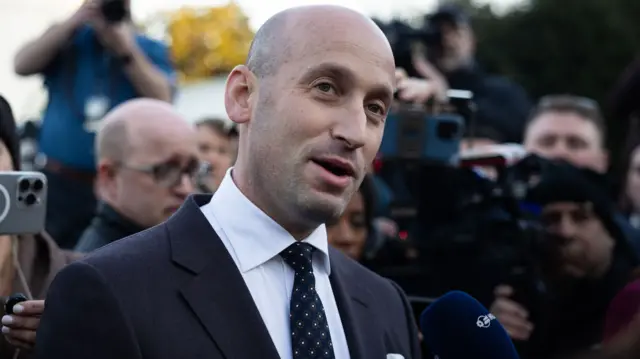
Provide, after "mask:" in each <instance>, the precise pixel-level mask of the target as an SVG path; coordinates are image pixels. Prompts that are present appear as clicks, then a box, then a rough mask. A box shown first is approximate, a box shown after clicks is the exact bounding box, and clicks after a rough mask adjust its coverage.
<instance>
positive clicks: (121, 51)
mask: <svg viewBox="0 0 640 359" xmlns="http://www.w3.org/2000/svg"><path fill="white" fill-rule="evenodd" d="M93 26H94V28H95V30H96V33H97V35H98V37H99V38H100V42H101V43H102V45H104V46H105V47H106V48H107V49H109V50H111V52H113V53H114V54H116V55H128V54H129V53H130V52H131V49H132V47H133V46H134V45H135V31H134V29H133V25H131V24H129V23H128V22H126V21H123V22H119V23H114V24H111V23H108V22H107V21H106V20H105V19H104V18H103V17H102V15H100V16H98V17H97V18H96V19H95V20H94V22H93Z"/></svg>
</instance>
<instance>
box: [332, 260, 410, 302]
mask: <svg viewBox="0 0 640 359" xmlns="http://www.w3.org/2000/svg"><path fill="white" fill-rule="evenodd" d="M329 252H330V256H331V257H330V258H331V268H332V269H331V271H332V273H334V268H335V269H337V270H338V272H339V273H340V274H341V275H343V278H341V279H342V280H344V281H345V284H346V285H350V284H352V283H357V284H358V285H359V286H361V287H363V288H366V289H367V290H368V291H370V292H371V294H373V295H374V296H376V295H380V294H383V293H386V294H393V295H394V297H397V294H398V287H397V286H396V285H395V284H394V283H393V282H392V281H391V280H390V279H387V278H384V277H382V276H381V275H379V274H377V273H375V272H373V271H372V270H371V269H369V268H367V267H365V266H363V265H362V264H360V263H358V262H357V261H355V260H353V259H351V258H349V257H348V256H346V255H345V254H343V253H342V252H340V251H339V250H337V249H335V248H330V250H329Z"/></svg>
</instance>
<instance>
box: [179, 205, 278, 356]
mask: <svg viewBox="0 0 640 359" xmlns="http://www.w3.org/2000/svg"><path fill="white" fill-rule="evenodd" d="M210 198H211V196H205V195H202V196H192V197H189V198H188V199H187V200H186V201H185V204H184V205H183V206H182V208H181V209H180V210H179V211H178V212H177V213H176V214H175V215H174V216H173V217H172V218H171V219H170V220H169V221H168V222H167V228H168V231H169V240H170V241H171V252H172V259H173V261H174V262H175V263H176V264H178V265H179V266H181V267H183V268H184V269H186V270H188V271H190V272H191V273H193V274H194V277H193V279H191V280H190V281H189V282H187V284H186V285H185V286H184V287H183V288H182V289H181V294H182V296H183V297H184V299H185V300H186V302H187V304H188V305H189V307H190V308H191V310H193V312H194V313H195V315H196V316H197V317H198V320H199V321H200V323H201V324H202V326H203V327H204V328H205V329H206V331H207V332H208V334H209V335H210V337H211V339H212V340H213V341H214V342H215V343H216V345H217V346H218V348H220V350H221V351H222V353H223V354H224V356H225V357H226V358H227V359H237V358H264V359H278V358H279V355H278V352H277V350H276V348H275V346H274V344H273V341H272V340H271V336H270V335H269V332H268V330H267V328H266V326H265V325H264V322H263V321H262V317H261V316H260V313H259V311H258V309H257V307H256V306H255V303H254V301H253V298H252V297H251V294H250V292H249V289H248V288H247V286H246V285H245V282H244V280H243V278H242V275H241V274H240V272H239V271H238V268H237V266H236V265H235V263H234V262H233V259H232V258H231V256H230V255H229V253H228V251H227V249H226V247H225V246H224V244H223V243H222V242H221V241H220V238H219V237H218V235H217V234H216V233H215V231H214V230H213V228H211V225H210V224H209V222H208V221H207V219H206V218H205V217H204V215H203V214H202V212H201V211H200V208H199V207H200V205H203V204H205V203H207V202H208V201H209V200H210Z"/></svg>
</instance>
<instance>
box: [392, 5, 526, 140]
mask: <svg viewBox="0 0 640 359" xmlns="http://www.w3.org/2000/svg"><path fill="white" fill-rule="evenodd" d="M421 33H422V34H421V35H417V37H418V40H419V42H421V43H422V44H421V45H423V48H422V49H419V48H418V49H417V50H416V49H415V48H414V49H413V51H411V54H410V55H409V54H404V53H402V52H401V50H397V51H396V49H394V54H395V52H400V54H395V56H396V61H397V63H396V65H397V66H398V67H401V68H403V69H404V71H403V72H401V73H400V74H399V76H398V79H399V82H398V97H399V99H400V100H403V101H407V102H416V103H424V102H425V101H427V100H429V99H430V98H432V97H435V98H439V99H441V100H442V99H443V97H444V93H445V92H446V90H447V89H460V90H469V91H471V92H473V94H474V101H475V102H476V105H477V113H476V120H477V126H478V127H479V128H482V127H489V128H492V129H496V130H498V131H499V132H500V134H501V135H502V136H503V142H520V140H521V138H522V130H523V126H524V122H525V120H526V118H527V114H528V112H529V109H530V107H531V104H530V100H529V98H528V96H527V95H526V93H525V91H524V90H523V89H522V88H521V87H520V86H518V85H517V84H515V83H512V82H510V81H509V80H507V79H505V78H502V77H496V76H489V75H488V74H486V73H485V72H484V71H482V69H481V68H480V66H479V65H478V64H477V62H476V61H475V59H474V53H475V46H476V43H475V39H474V34H473V29H472V28H471V24H470V20H469V18H468V16H467V15H466V14H465V13H464V11H463V10H462V9H460V8H458V7H457V6H454V5H445V6H442V7H441V8H439V9H438V10H437V11H436V12H435V13H434V14H432V15H429V16H427V18H426V25H425V29H423V30H421ZM418 77H419V78H418Z"/></svg>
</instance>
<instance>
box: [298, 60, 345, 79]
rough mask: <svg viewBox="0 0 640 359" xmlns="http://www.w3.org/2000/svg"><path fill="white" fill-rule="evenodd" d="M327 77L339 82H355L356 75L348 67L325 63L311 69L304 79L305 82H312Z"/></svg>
mask: <svg viewBox="0 0 640 359" xmlns="http://www.w3.org/2000/svg"><path fill="white" fill-rule="evenodd" d="M322 76H327V77H331V78H334V79H336V80H339V81H345V82H353V81H354V80H355V74H354V73H353V71H351V70H350V69H349V68H347V67H346V66H343V65H340V64H338V63H335V62H323V63H321V64H319V65H316V66H313V67H310V68H309V69H308V70H307V71H306V72H305V74H304V76H303V77H302V79H303V81H312V80H314V79H316V78H318V77H322Z"/></svg>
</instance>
